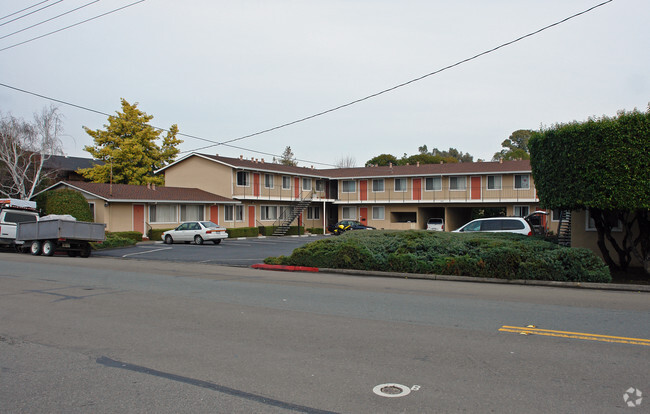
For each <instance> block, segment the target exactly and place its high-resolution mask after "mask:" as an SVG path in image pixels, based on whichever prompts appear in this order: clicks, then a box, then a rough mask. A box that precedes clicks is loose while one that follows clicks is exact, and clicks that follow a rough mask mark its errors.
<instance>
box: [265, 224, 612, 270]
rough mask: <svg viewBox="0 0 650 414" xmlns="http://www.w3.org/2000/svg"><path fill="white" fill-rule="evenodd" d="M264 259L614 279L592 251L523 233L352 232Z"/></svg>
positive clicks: (355, 266) (339, 265) (319, 264)
mask: <svg viewBox="0 0 650 414" xmlns="http://www.w3.org/2000/svg"><path fill="white" fill-rule="evenodd" d="M265 263H268V264H283V265H293V266H313V267H324V268H339V269H359V270H379V271H392V272H405V273H433V274H447V275H458V276H474V277H494V278H501V279H536V280H562V281H574V282H609V281H611V276H610V274H609V270H608V268H607V266H605V264H604V263H603V261H602V260H601V259H600V258H599V257H598V256H596V255H595V254H594V253H593V252H592V251H590V250H587V249H572V248H565V247H559V246H557V245H556V244H553V243H550V242H547V241H544V240H543V239H542V238H536V237H529V236H522V235H519V234H504V233H481V234H457V233H442V232H427V231H351V232H346V233H344V234H342V235H341V236H339V237H332V238H327V239H322V240H318V241H315V242H312V243H308V244H306V245H304V246H302V247H299V248H297V249H295V250H294V251H293V253H292V254H291V255H290V256H280V257H273V258H267V259H266V260H265Z"/></svg>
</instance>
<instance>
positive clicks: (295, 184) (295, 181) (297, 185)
mask: <svg viewBox="0 0 650 414" xmlns="http://www.w3.org/2000/svg"><path fill="white" fill-rule="evenodd" d="M293 196H294V198H300V178H298V177H295V178H294V179H293Z"/></svg>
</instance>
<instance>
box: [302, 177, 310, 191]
mask: <svg viewBox="0 0 650 414" xmlns="http://www.w3.org/2000/svg"><path fill="white" fill-rule="evenodd" d="M302 189H303V190H304V191H311V178H303V179H302Z"/></svg>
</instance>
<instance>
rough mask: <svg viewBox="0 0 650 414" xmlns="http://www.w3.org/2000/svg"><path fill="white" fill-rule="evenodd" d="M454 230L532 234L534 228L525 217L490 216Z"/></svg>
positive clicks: (456, 231) (458, 231)
mask: <svg viewBox="0 0 650 414" xmlns="http://www.w3.org/2000/svg"><path fill="white" fill-rule="evenodd" d="M453 232H454V233H472V232H494V233H519V234H524V235H526V236H531V235H532V234H533V228H532V226H531V225H530V223H529V222H528V220H526V219H525V218H523V217H490V218H480V219H476V220H472V221H470V222H469V223H467V224H465V225H464V226H462V227H461V228H459V229H456V230H454V231H453Z"/></svg>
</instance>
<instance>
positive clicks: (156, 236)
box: [147, 229, 173, 241]
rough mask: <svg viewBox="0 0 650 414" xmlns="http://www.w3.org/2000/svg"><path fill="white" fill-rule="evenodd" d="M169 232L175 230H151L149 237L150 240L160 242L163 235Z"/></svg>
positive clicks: (148, 233)
mask: <svg viewBox="0 0 650 414" xmlns="http://www.w3.org/2000/svg"><path fill="white" fill-rule="evenodd" d="M168 230H173V229H150V230H149V231H148V232H147V237H149V240H153V241H160V240H162V234H163V233H164V232H166V231H168Z"/></svg>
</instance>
